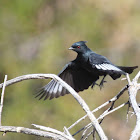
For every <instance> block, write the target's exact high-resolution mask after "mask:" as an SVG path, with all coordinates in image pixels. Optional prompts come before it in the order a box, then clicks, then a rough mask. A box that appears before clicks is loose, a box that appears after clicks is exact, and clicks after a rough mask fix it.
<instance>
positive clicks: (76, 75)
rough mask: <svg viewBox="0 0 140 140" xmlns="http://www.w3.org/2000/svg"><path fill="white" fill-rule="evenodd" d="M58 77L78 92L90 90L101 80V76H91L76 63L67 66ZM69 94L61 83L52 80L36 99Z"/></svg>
mask: <svg viewBox="0 0 140 140" xmlns="http://www.w3.org/2000/svg"><path fill="white" fill-rule="evenodd" d="M58 76H59V77H60V78H61V79H62V80H64V81H65V82H66V83H67V84H69V85H70V86H71V87H72V88H74V89H75V91H76V92H79V91H83V90H84V89H88V87H89V86H90V85H91V84H92V83H95V82H96V81H97V80H98V79H99V76H97V75H91V73H89V72H88V71H86V70H85V69H83V68H81V67H80V66H79V65H77V64H76V63H75V62H74V61H72V62H70V63H69V64H67V65H66V66H65V67H64V69H63V70H62V71H61V72H60V73H59V74H58ZM68 93H69V92H68V90H67V89H65V88H64V87H62V85H61V84H60V83H58V82H57V81H55V80H51V81H50V82H49V83H48V84H47V85H45V86H44V87H43V88H42V89H41V90H40V92H38V94H37V95H36V97H38V96H39V97H40V98H39V99H42V98H44V100H46V99H47V98H49V97H50V98H49V99H53V98H58V97H60V96H64V95H65V94H68Z"/></svg>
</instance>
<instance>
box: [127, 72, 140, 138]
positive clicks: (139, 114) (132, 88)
mask: <svg viewBox="0 0 140 140" xmlns="http://www.w3.org/2000/svg"><path fill="white" fill-rule="evenodd" d="M139 77H140V71H139V73H138V74H137V75H136V77H135V78H134V79H133V80H132V81H131V80H130V78H129V75H128V74H127V81H128V83H129V88H128V92H129V101H130V104H131V106H132V108H133V110H134V113H135V115H136V126H135V128H134V130H133V132H132V134H131V137H130V140H138V139H139V137H140V108H139V106H138V103H137V101H136V95H137V91H138V90H139V89H140V84H138V83H137V82H138V79H139Z"/></svg>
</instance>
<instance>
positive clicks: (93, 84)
mask: <svg viewBox="0 0 140 140" xmlns="http://www.w3.org/2000/svg"><path fill="white" fill-rule="evenodd" d="M95 85H97V86H99V84H97V83H92V85H91V88H92V89H93V87H94V86H95Z"/></svg>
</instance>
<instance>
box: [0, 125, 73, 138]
mask: <svg viewBox="0 0 140 140" xmlns="http://www.w3.org/2000/svg"><path fill="white" fill-rule="evenodd" d="M0 131H1V132H4V133H6V132H15V133H23V134H28V135H35V136H40V137H45V138H51V139H55V140H71V137H69V136H67V135H61V133H62V132H60V133H55V132H54V131H52V130H50V131H48V132H45V131H41V130H36V129H29V128H25V127H15V126H0ZM46 131H47V130H46Z"/></svg>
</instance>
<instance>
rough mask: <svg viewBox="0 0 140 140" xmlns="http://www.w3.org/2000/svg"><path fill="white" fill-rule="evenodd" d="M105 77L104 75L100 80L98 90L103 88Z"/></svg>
mask: <svg viewBox="0 0 140 140" xmlns="http://www.w3.org/2000/svg"><path fill="white" fill-rule="evenodd" d="M105 77H106V75H104V77H103V79H102V80H101V82H100V84H99V87H100V89H102V87H103V86H104V83H105V82H106V81H104V79H105Z"/></svg>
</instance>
